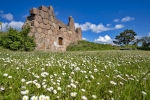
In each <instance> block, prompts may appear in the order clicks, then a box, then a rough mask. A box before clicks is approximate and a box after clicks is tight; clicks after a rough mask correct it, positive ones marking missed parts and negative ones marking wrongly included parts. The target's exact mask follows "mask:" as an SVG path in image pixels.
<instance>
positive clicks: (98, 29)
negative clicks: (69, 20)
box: [75, 22, 124, 33]
mask: <svg viewBox="0 0 150 100" xmlns="http://www.w3.org/2000/svg"><path fill="white" fill-rule="evenodd" d="M75 27H76V28H78V27H81V29H82V31H88V30H91V31H92V32H95V33H100V32H103V31H109V30H115V29H120V28H123V27H124V26H123V25H121V24H117V25H116V26H115V27H110V24H107V25H106V26H104V25H103V24H102V23H101V24H98V25H96V24H92V23H90V22H86V23H85V24H79V23H75Z"/></svg>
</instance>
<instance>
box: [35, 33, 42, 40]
mask: <svg viewBox="0 0 150 100" xmlns="http://www.w3.org/2000/svg"><path fill="white" fill-rule="evenodd" d="M34 37H35V39H36V40H38V38H40V37H41V36H40V33H38V32H36V33H35V34H34Z"/></svg>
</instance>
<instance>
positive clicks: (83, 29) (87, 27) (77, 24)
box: [75, 22, 91, 31]
mask: <svg viewBox="0 0 150 100" xmlns="http://www.w3.org/2000/svg"><path fill="white" fill-rule="evenodd" d="M90 25H91V23H89V22H86V23H85V24H79V23H75V27H76V28H78V27H81V29H82V31H87V30H89V29H90V28H89V26H90Z"/></svg>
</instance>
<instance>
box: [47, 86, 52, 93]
mask: <svg viewBox="0 0 150 100" xmlns="http://www.w3.org/2000/svg"><path fill="white" fill-rule="evenodd" d="M53 89H54V88H53V87H50V88H47V89H46V90H47V91H49V92H52V91H53Z"/></svg>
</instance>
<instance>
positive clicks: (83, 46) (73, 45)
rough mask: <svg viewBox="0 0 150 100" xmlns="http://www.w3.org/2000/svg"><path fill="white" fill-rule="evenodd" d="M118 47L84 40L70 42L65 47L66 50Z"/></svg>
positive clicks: (113, 48) (114, 48)
mask: <svg viewBox="0 0 150 100" xmlns="http://www.w3.org/2000/svg"><path fill="white" fill-rule="evenodd" d="M118 49H120V47H117V46H112V45H111V44H99V43H95V42H89V41H85V40H81V41H78V42H77V43H71V44H70V45H69V46H68V47H67V51H98V50H118Z"/></svg>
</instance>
